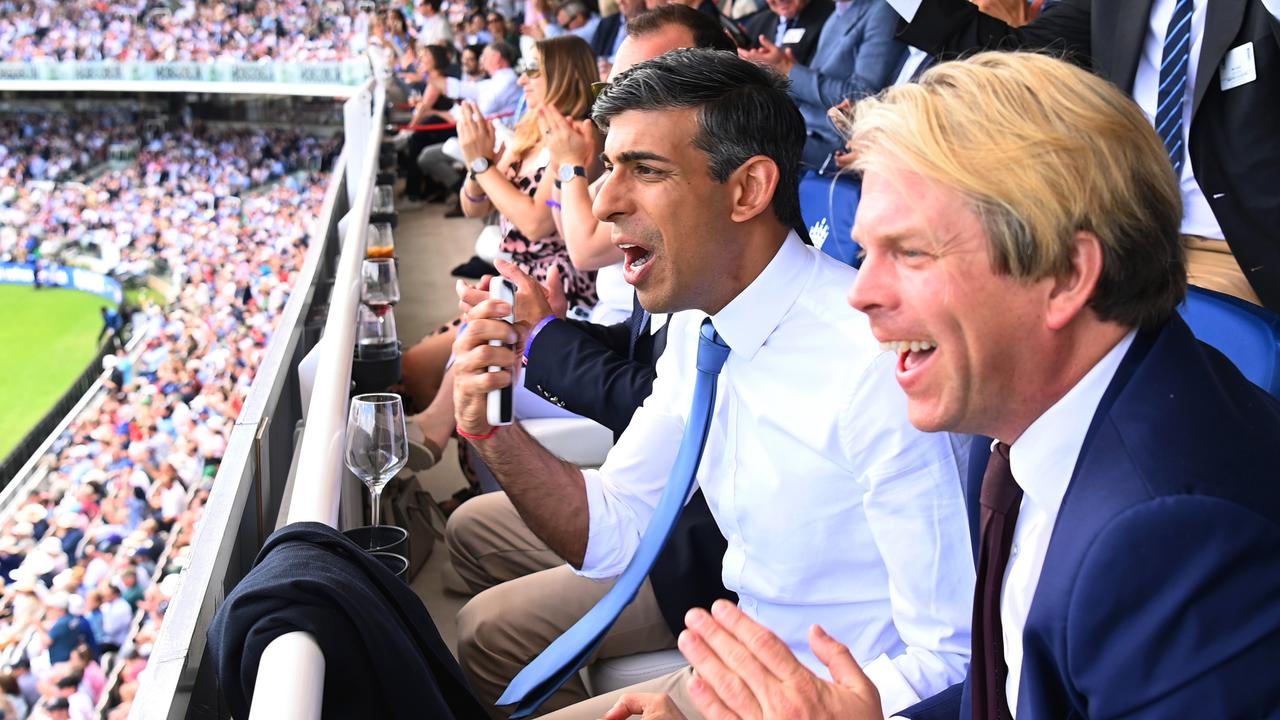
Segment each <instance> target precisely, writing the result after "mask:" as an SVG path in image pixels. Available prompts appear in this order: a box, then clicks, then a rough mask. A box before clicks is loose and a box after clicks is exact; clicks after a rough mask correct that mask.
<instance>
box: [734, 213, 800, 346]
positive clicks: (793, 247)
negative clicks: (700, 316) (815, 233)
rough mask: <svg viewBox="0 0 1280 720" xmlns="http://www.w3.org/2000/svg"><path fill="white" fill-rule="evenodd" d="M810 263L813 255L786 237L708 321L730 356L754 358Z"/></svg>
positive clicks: (795, 238) (794, 295)
mask: <svg viewBox="0 0 1280 720" xmlns="http://www.w3.org/2000/svg"><path fill="white" fill-rule="evenodd" d="M813 263H814V256H813V253H812V252H810V251H809V248H808V247H807V246H806V245H805V244H804V243H803V242H802V241H801V240H800V236H799V235H797V234H796V233H795V232H791V233H789V234H788V235H787V239H786V240H784V241H783V242H782V247H780V248H778V252H777V253H775V254H774V256H773V259H772V260H770V261H769V264H768V265H766V266H765V268H764V270H761V271H760V274H759V275H757V276H756V279H755V280H752V281H751V284H750V285H748V286H747V287H746V289H744V290H743V291H742V292H740V293H738V295H737V296H736V297H734V298H733V299H732V300H730V301H729V304H728V305H725V306H724V308H723V309H721V310H720V312H718V313H716V314H715V315H713V316H712V317H711V322H712V324H714V325H715V326H716V332H717V333H719V334H720V337H722V338H724V341H725V342H726V343H728V345H729V347H730V348H731V349H732V350H733V352H734V354H736V355H740V356H742V357H744V358H746V359H748V360H750V359H751V358H752V357H754V356H755V354H756V351H757V350H759V349H760V347H761V346H762V345H764V341H765V340H767V339H768V337H769V335H771V334H772V333H773V330H774V328H776V327H778V323H780V322H782V317H783V316H784V315H786V314H787V311H788V310H790V309H791V305H792V304H793V303H794V302H795V301H796V298H797V297H799V296H800V292H801V290H803V289H804V286H805V283H806V282H807V281H808V278H809V275H810V274H811V273H812V268H813Z"/></svg>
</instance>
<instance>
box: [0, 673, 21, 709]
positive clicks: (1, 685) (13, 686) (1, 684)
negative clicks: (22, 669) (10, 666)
mask: <svg viewBox="0 0 1280 720" xmlns="http://www.w3.org/2000/svg"><path fill="white" fill-rule="evenodd" d="M15 672H18V671H16V670H4V671H0V692H2V693H4V699H5V700H6V701H7V702H8V703H9V708H8V710H9V711H10V712H12V714H13V717H14V718H19V719H21V718H24V717H26V716H27V709H28V705H27V701H26V700H25V699H24V698H23V697H22V690H21V689H20V688H19V687H18V677H17V675H15ZM5 717H9V716H8V715H6V716H5Z"/></svg>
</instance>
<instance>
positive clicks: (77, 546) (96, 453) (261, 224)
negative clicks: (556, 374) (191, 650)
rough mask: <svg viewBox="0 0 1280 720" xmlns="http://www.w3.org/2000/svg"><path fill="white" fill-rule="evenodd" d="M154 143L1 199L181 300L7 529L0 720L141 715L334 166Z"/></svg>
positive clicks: (201, 140) (236, 148) (296, 137)
mask: <svg viewBox="0 0 1280 720" xmlns="http://www.w3.org/2000/svg"><path fill="white" fill-rule="evenodd" d="M63 117H64V118H65V121H66V122H68V123H70V125H69V126H73V127H80V128H83V129H84V132H85V134H86V137H85V140H86V144H87V145H92V144H94V143H98V142H100V141H101V140H102V139H103V138H105V137H108V136H110V134H111V133H112V132H113V130H112V128H113V124H114V121H115V120H119V119H120V118H115V119H113V121H112V122H108V123H104V124H103V125H102V127H101V129H100V130H98V131H96V132H95V131H94V130H93V129H92V128H93V127H94V123H93V118H92V117H91V116H88V115H82V116H77V115H74V114H66V115H64V116H63ZM51 123H52V121H42V120H38V119H34V118H27V120H26V124H28V125H36V126H39V127H50V126H51ZM18 127H19V128H20V127H21V124H19V125H18ZM134 133H135V135H136V134H137V126H136V125H134ZM21 136H22V132H21V131H20V129H19V130H18V131H17V132H11V134H10V135H8V136H6V137H4V138H2V139H0V143H3V144H4V145H5V146H7V147H10V146H14V145H16V144H17V142H18V140H19V138H20V137H21ZM140 140H141V144H140V145H141V146H140V149H139V152H138V154H137V157H136V158H135V159H134V160H133V161H132V162H130V163H129V164H128V165H127V166H126V167H122V168H115V169H111V170H108V171H107V172H105V173H103V174H102V175H100V176H99V177H97V178H95V179H93V180H92V181H90V182H88V183H87V184H86V183H67V182H63V183H59V184H58V185H56V186H55V187H54V188H53V189H52V190H48V189H46V188H44V187H43V186H41V187H35V186H32V185H31V184H30V183H24V184H20V185H18V186H17V187H16V188H13V189H12V191H11V192H10V193H9V194H8V195H7V196H6V197H5V198H3V201H2V202H3V208H4V210H3V212H4V224H5V226H6V227H9V228H14V229H16V230H17V231H18V232H19V233H33V234H35V236H36V237H38V238H39V245H38V247H39V248H40V250H41V251H42V252H44V253H45V254H46V256H50V257H56V256H57V254H58V251H59V249H61V248H66V247H69V246H73V245H76V244H79V243H84V242H89V241H92V242H94V243H112V244H115V245H116V246H117V249H118V254H119V256H120V263H119V267H120V268H121V269H123V268H127V267H130V266H131V265H135V264H139V263H142V264H145V265H146V266H147V268H148V269H153V268H165V269H167V270H168V272H166V273H165V276H166V277H167V278H168V279H169V280H170V281H171V282H172V284H173V288H174V292H175V297H174V299H173V302H171V303H170V304H168V305H166V306H163V307H162V306H161V305H159V304H156V303H147V304H145V305H144V306H143V307H142V308H139V309H138V310H137V311H136V312H135V313H134V314H133V319H132V332H133V335H134V336H138V337H141V338H142V340H140V342H141V343H142V344H141V346H140V347H139V348H138V351H137V353H136V358H135V357H134V356H130V355H125V354H122V353H121V354H116V355H108V356H107V358H106V359H105V360H104V364H105V365H106V369H108V370H110V374H109V379H108V392H107V393H106V394H105V396H104V397H103V398H102V400H101V402H99V403H97V404H96V405H93V406H91V407H90V409H88V410H86V411H85V412H84V413H83V414H81V415H80V416H78V417H77V418H76V419H75V420H74V421H73V423H72V424H71V426H70V427H69V428H68V429H67V430H66V431H65V432H64V433H63V434H62V435H61V436H60V437H59V438H58V439H57V440H56V442H55V445H54V447H53V449H52V451H51V454H50V455H49V456H48V457H46V458H45V459H44V460H42V462H41V467H42V469H43V472H44V477H43V479H42V480H41V481H40V483H39V484H38V486H37V489H36V490H35V491H33V492H32V493H31V494H30V496H29V497H27V498H26V499H25V502H24V503H23V504H22V507H21V508H20V509H19V510H18V511H17V512H16V514H14V515H13V516H12V517H10V518H9V519H8V520H7V521H6V523H5V524H4V526H3V528H2V529H0V575H2V577H0V582H3V583H4V596H3V601H2V603H3V605H2V607H3V614H4V619H3V620H2V621H0V652H3V653H5V655H4V657H5V658H8V660H9V667H8V668H7V669H6V670H4V672H3V674H0V687H4V688H8V687H10V686H13V685H16V687H17V688H18V691H19V692H17V693H16V694H15V693H7V694H8V695H9V698H8V701H9V702H10V703H12V707H11V709H6V710H10V711H11V712H12V714H9V715H6V717H23V716H24V713H25V712H26V710H28V709H29V710H31V711H32V712H33V714H32V717H59V715H57V714H56V713H58V712H60V711H59V708H60V707H62V706H63V705H64V704H66V705H69V707H70V713H71V717H74V718H81V717H89V715H87V714H85V709H86V708H92V707H94V706H96V705H98V703H99V702H102V703H103V704H104V705H105V706H107V707H111V706H117V707H116V709H115V710H113V711H112V712H111V714H110V717H125V716H126V715H127V714H128V710H129V705H130V701H131V699H132V697H133V695H134V693H135V692H136V690H137V684H138V683H139V682H140V674H141V673H142V671H143V670H144V669H145V667H146V658H147V656H148V655H149V653H150V645H151V643H152V642H153V641H154V638H155V634H156V632H157V631H158V629H159V627H160V625H161V623H162V622H163V618H164V612H165V610H166V608H167V605H168V601H169V599H170V598H171V597H172V596H173V594H174V592H175V591H176V589H177V587H178V585H179V583H180V582H181V574H182V571H183V570H184V569H185V567H186V563H187V562H188V560H189V556H190V551H191V548H190V543H191V541H192V539H193V537H194V533H195V527H196V525H197V523H198V522H199V519H200V514H201V509H202V507H203V505H204V502H205V500H206V499H207V497H208V493H209V488H210V485H211V483H212V479H213V475H214V472H215V471H216V469H217V466H218V462H219V459H220V458H221V456H222V452H223V450H224V448H225V445H226V437H227V435H228V433H229V432H230V430H231V425H232V424H233V423H234V421H235V418H236V417H237V415H238V414H239V411H240V406H241V403H242V402H243V399H244V397H245V395H246V394H247V392H248V389H249V386H250V384H251V383H252V381H253V377H254V372H255V369H256V367H257V366H258V363H259V362H260V360H261V357H262V353H263V352H264V350H265V348H266V344H267V342H268V340H269V339H270V335H271V331H272V328H273V326H274V323H275V321H276V319H277V318H278V316H279V314H280V312H281V310H282V308H283V307H284V303H285V302H286V300H287V299H288V295H289V289H290V283H291V280H292V276H293V274H294V273H295V272H296V271H297V270H298V268H299V267H300V265H301V263H302V259H303V255H304V252H305V250H306V241H307V237H308V234H309V232H310V229H311V228H310V223H311V221H312V219H313V217H314V215H315V212H316V210H317V208H318V207H319V204H320V202H321V200H322V198H323V193H324V188H325V176H324V175H323V174H322V173H320V172H319V169H320V168H321V167H322V166H323V165H324V163H326V162H327V160H328V159H331V156H332V154H333V153H334V152H335V151H336V149H337V144H336V142H337V139H336V138H334V139H328V138H326V139H321V138H316V137H313V136H310V135H306V134H304V133H301V132H298V131H291V130H289V131H286V130H240V129H214V128H207V127H200V126H197V127H195V128H193V129H179V130H165V131H156V132H155V133H154V134H153V135H151V136H149V137H148V136H143V137H141V138H140ZM50 157H51V159H54V160H56V159H57V156H56V155H52V154H51V155H50ZM66 179H70V178H66ZM46 249H47V250H46ZM135 629H136V632H135ZM108 653H109V654H108ZM104 655H105V657H104ZM109 660H110V661H114V663H115V664H108V663H107V661H109ZM116 667H118V668H119V676H118V680H117V681H116V682H115V685H114V686H113V688H111V689H112V690H113V692H114V696H113V697H111V698H104V697H103V692H104V687H105V686H106V674H107V673H110V672H112V671H113V669H114V668H116ZM11 681H12V682H11Z"/></svg>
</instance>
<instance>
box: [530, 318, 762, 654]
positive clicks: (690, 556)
mask: <svg viewBox="0 0 1280 720" xmlns="http://www.w3.org/2000/svg"><path fill="white" fill-rule="evenodd" d="M666 338H667V326H665V325H664V326H662V328H660V329H659V330H658V332H656V333H651V332H649V319H648V315H647V314H646V313H645V312H644V308H642V307H640V302H639V300H638V299H637V300H635V301H634V302H633V305H632V312H631V317H630V318H628V319H627V321H626V322H622V323H617V324H616V325H608V326H606V325H596V324H594V323H588V322H579V321H576V320H557V321H555V322H551V323H548V324H547V325H545V326H544V327H543V328H542V330H541V331H540V332H539V333H538V336H537V337H536V338H535V339H534V343H533V345H532V346H531V347H530V348H529V365H528V367H526V368H525V378H524V384H525V387H526V388H528V389H530V390H532V391H534V392H536V393H539V394H540V395H542V397H544V398H546V399H547V400H549V401H550V402H554V403H556V404H557V405H559V406H561V407H564V408H567V409H569V410H570V411H572V412H575V413H577V414H579V415H582V416H583V417H588V418H591V419H592V420H595V421H596V422H598V423H600V424H601V425H604V426H606V427H608V428H609V429H610V430H613V433H614V437H615V438H616V437H617V436H619V435H621V434H622V431H623V430H625V429H626V428H627V425H628V424H629V423H630V422H631V416H632V415H634V414H635V411H636V408H638V407H640V403H642V402H644V399H645V398H647V397H649V392H650V391H651V390H652V389H653V379H654V378H655V377H657V373H656V372H655V371H654V363H656V362H657V361H658V356H659V355H661V354H662V351H663V349H664V348H665V347H666ZM726 549H728V543H727V542H726V541H725V539H724V535H723V534H721V532H720V527H719V526H718V525H716V522H715V520H714V519H713V518H712V517H711V509H710V508H709V507H707V501H706V499H705V498H704V497H703V496H702V491H701V490H699V491H697V492H695V493H694V494H693V496H692V497H691V498H689V502H688V503H687V504H686V505H685V508H684V511H683V512H681V513H680V517H679V519H678V520H677V521H676V526H675V528H673V529H672V531H671V539H670V540H668V541H667V544H666V546H665V547H663V549H662V554H661V555H659V556H658V559H657V561H655V562H654V565H653V569H652V570H650V571H649V580H650V581H651V582H652V583H653V592H654V596H655V597H656V598H657V600H658V609H659V610H661V611H662V617H663V619H664V620H666V621H667V625H668V626H669V627H670V628H671V631H672V633H673V634H676V635H679V634H680V631H681V630H683V629H684V614H685V613H686V612H688V611H689V609H690V608H693V607H702V608H709V607H711V603H713V602H715V601H716V600H717V599H718V598H725V599H728V600H733V601H735V602H736V601H737V599H738V597H737V595H736V594H735V593H733V592H731V591H729V590H727V589H725V587H724V582H723V581H722V580H721V579H720V571H721V565H722V563H723V561H724V553H725V550H726Z"/></svg>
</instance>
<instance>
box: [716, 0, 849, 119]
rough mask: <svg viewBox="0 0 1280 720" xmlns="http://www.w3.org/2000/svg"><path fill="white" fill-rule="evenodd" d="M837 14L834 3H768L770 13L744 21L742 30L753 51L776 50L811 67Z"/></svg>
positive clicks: (783, 0)
mask: <svg viewBox="0 0 1280 720" xmlns="http://www.w3.org/2000/svg"><path fill="white" fill-rule="evenodd" d="M867 4H869V3H867ZM834 10H835V5H834V4H833V3H832V2H831V0H769V8H768V9H767V10H761V11H760V12H758V13H756V14H755V15H752V16H751V17H749V18H746V19H745V20H743V21H742V23H741V24H742V30H743V32H744V33H745V34H746V36H747V40H748V41H749V42H750V43H751V46H750V48H751V49H753V50H760V49H769V48H773V49H775V50H780V51H781V52H783V53H785V54H788V55H789V59H790V61H791V62H793V63H797V64H800V65H808V64H809V61H810V60H812V59H813V54H814V52H816V51H817V49H818V39H819V38H820V37H821V36H822V29H823V24H824V23H826V21H827V17H828V16H830V15H831V13H832V11H834ZM857 14H859V15H860V14H861V12H858V13H857ZM771 52H772V50H771ZM834 104H835V103H830V104H829V105H834ZM829 105H828V106H829Z"/></svg>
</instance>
